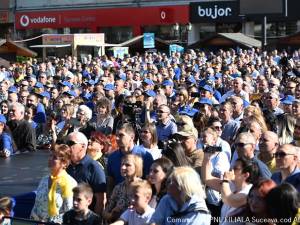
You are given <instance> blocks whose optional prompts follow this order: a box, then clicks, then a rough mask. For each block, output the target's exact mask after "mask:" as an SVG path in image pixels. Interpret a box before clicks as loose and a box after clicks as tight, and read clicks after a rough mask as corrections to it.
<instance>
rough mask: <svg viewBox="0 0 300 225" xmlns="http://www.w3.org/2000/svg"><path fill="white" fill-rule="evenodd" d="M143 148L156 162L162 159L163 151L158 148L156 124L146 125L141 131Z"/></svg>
mask: <svg viewBox="0 0 300 225" xmlns="http://www.w3.org/2000/svg"><path fill="white" fill-rule="evenodd" d="M140 141H141V146H142V147H143V148H145V149H146V151H147V152H149V153H150V154H151V155H152V157H153V159H154V160H156V159H158V158H160V157H161V155H162V154H161V149H159V148H158V146H157V142H158V138H157V132H156V126H155V125H154V124H150V123H146V124H145V125H144V126H143V127H142V129H141V130H140Z"/></svg>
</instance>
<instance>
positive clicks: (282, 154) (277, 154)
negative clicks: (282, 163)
mask: <svg viewBox="0 0 300 225" xmlns="http://www.w3.org/2000/svg"><path fill="white" fill-rule="evenodd" d="M287 155H294V154H290V153H285V152H276V153H274V157H275V158H284V157H286V156H287Z"/></svg>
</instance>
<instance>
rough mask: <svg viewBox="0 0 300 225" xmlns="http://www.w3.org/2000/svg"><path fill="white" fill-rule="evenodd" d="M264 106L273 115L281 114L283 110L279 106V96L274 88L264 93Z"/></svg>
mask: <svg viewBox="0 0 300 225" xmlns="http://www.w3.org/2000/svg"><path fill="white" fill-rule="evenodd" d="M264 97H265V98H264V106H265V109H264V111H265V110H271V111H272V112H273V114H274V115H275V116H278V115H281V114H283V113H284V111H283V110H282V109H281V108H279V104H280V98H279V93H278V92H277V91H275V90H270V92H268V93H266V94H265V95H264Z"/></svg>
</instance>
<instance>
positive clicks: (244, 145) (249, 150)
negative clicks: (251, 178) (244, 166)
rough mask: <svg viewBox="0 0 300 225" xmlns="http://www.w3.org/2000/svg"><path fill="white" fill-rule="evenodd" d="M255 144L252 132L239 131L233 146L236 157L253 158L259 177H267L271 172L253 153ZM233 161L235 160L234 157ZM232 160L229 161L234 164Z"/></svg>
mask: <svg viewBox="0 0 300 225" xmlns="http://www.w3.org/2000/svg"><path fill="white" fill-rule="evenodd" d="M255 146H256V140H255V137H254V135H253V134H252V133H248V132H243V133H240V134H239V135H238V136H237V138H236V139H235V142H234V148H235V151H236V152H237V155H238V158H244V159H248V160H253V161H254V162H255V163H256V164H257V166H258V169H259V174H260V177H261V178H266V179H269V178H270V177H271V175H272V174H271V172H270V170H269V168H268V167H267V165H266V164H265V163H263V162H262V161H261V160H259V159H258V158H257V157H256V156H255V155H254V151H255ZM233 161H235V160H234V158H233ZM233 161H231V165H234V164H235V162H233Z"/></svg>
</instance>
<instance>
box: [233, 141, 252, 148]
mask: <svg viewBox="0 0 300 225" xmlns="http://www.w3.org/2000/svg"><path fill="white" fill-rule="evenodd" d="M246 145H253V144H252V143H241V142H240V143H235V144H234V146H235V147H236V148H244V147H245V146H246Z"/></svg>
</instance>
